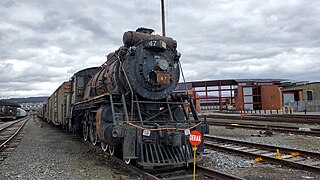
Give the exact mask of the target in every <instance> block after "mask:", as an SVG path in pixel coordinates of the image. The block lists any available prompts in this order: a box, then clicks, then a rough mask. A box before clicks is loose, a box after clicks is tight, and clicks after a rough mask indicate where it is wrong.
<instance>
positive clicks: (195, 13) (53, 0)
mask: <svg viewBox="0 0 320 180" xmlns="http://www.w3.org/2000/svg"><path fill="white" fill-rule="evenodd" d="M166 9H167V12H166V15H167V36H170V37H173V38H174V39H176V40H177V42H178V50H179V51H180V52H181V54H182V57H181V63H182V66H183V70H184V74H185V77H186V80H187V81H195V80H207V79H212V80H217V79H230V78H232V79H233V78H236V79H239V78H288V79H293V80H307V81H320V1H319V0H286V1H279V0H264V1H257V0H241V1H236V0H201V1H186V0H169V1H167V2H166ZM160 17H161V14H160V0H129V1H124V0H122V1H119V0H118V1H114V0H95V1H88V0H74V1H72V0H68V1H66V0H50V1H49V0H47V1H45V0H43V1H41V0H1V1H0V98H1V97H2V98H3V97H5V98H11V97H28V96H43V95H50V94H51V93H52V92H53V91H54V90H55V89H56V88H57V87H58V86H59V85H60V84H61V83H62V82H63V81H66V80H68V79H69V78H70V77H71V76H72V75H73V74H74V73H75V72H77V71H79V70H81V69H83V68H87V67H92V66H99V65H101V64H102V63H103V62H104V61H106V58H105V55H106V54H108V53H109V52H112V51H114V50H116V49H117V48H118V47H119V46H121V45H122V35H123V33H124V32H125V31H128V30H136V29H137V28H138V27H148V28H153V29H155V31H156V33H157V34H161V19H160Z"/></svg>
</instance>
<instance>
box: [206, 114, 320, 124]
mask: <svg viewBox="0 0 320 180" xmlns="http://www.w3.org/2000/svg"><path fill="white" fill-rule="evenodd" d="M201 117H204V118H213V119H233V120H248V121H267V122H289V123H305V124H320V115H252V114H250V115H247V114H244V115H243V116H241V115H220V114H212V115H202V116H201Z"/></svg>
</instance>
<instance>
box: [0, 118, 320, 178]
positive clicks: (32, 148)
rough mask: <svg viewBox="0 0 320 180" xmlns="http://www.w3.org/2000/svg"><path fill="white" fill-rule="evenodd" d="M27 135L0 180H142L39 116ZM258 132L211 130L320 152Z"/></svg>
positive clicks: (276, 173) (275, 172) (243, 168)
mask: <svg viewBox="0 0 320 180" xmlns="http://www.w3.org/2000/svg"><path fill="white" fill-rule="evenodd" d="M219 120H221V119H219ZM259 123H261V122H259ZM283 124H287V123H283ZM299 125H300V124H299ZM311 126H313V127H315V128H317V126H318V125H311ZM23 131H24V133H23V134H24V138H23V139H22V140H21V141H20V144H19V146H18V147H17V148H16V149H15V150H14V151H13V152H12V153H11V155H10V156H9V157H8V158H6V159H5V160H4V161H3V162H2V163H1V165H0V179H144V177H143V176H141V175H140V174H137V173H135V172H132V171H131V170H128V169H126V168H124V167H123V166H122V165H120V164H119V163H117V162H115V161H114V160H113V159H112V158H110V157H109V155H108V154H106V153H104V152H103V151H102V150H101V149H100V148H99V147H97V146H92V145H91V144H90V143H88V142H84V141H83V140H82V139H81V138H80V137H79V136H78V135H77V134H68V133H66V132H64V131H62V130H60V129H57V128H56V127H54V126H52V125H50V124H48V123H46V122H44V121H41V120H38V119H37V118H35V117H34V118H33V119H31V120H29V121H28V122H27V124H26V126H25V128H24V130H23ZM260 131H261V130H251V129H241V128H230V127H224V126H210V134H211V135H214V136H219V137H224V138H230V139H237V140H243V141H248V142H254V143H261V144H269V145H275V146H283V147H292V148H296V149H302V150H308V151H313V152H320V137H318V136H306V135H296V134H287V133H278V132H273V135H272V136H261V137H258V136H252V135H254V134H259V133H260ZM275 151H276V150H275ZM198 161H199V163H198V164H199V165H203V166H205V167H209V168H212V169H216V170H219V171H223V172H226V173H231V174H234V175H236V176H238V177H241V178H244V179H290V180H291V179H314V180H317V179H320V173H313V172H308V171H304V170H297V169H295V168H290V167H286V166H283V165H278V164H269V163H267V162H255V161H254V160H253V159H252V158H248V157H241V156H238V155H234V154H227V153H224V152H218V151H214V150H210V149H206V153H205V154H204V155H203V156H199V157H198ZM208 179H209V178H208Z"/></svg>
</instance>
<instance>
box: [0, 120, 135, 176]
mask: <svg viewBox="0 0 320 180" xmlns="http://www.w3.org/2000/svg"><path fill="white" fill-rule="evenodd" d="M24 128H25V129H24V131H25V137H24V138H23V139H22V140H21V142H20V144H19V146H18V147H17V148H16V149H15V150H14V151H13V152H12V153H11V155H10V157H8V158H6V159H5V161H3V162H2V163H1V165H0V179H141V177H139V176H138V175H136V174H133V173H131V172H130V171H129V170H128V169H125V168H123V167H121V165H117V163H115V162H112V160H111V159H110V158H109V157H108V156H107V155H106V154H105V153H104V152H103V151H102V150H100V149H99V148H97V147H94V146H92V145H91V144H89V143H87V142H83V141H82V140H81V139H80V138H79V137H78V135H75V134H68V133H66V132H63V131H62V130H60V129H57V128H55V127H53V126H52V125H49V124H47V123H46V122H43V121H38V120H37V119H36V118H34V119H33V120H32V119H31V120H29V121H28V122H27V124H26V126H25V127H24Z"/></svg>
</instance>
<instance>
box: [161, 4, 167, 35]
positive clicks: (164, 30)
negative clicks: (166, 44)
mask: <svg viewBox="0 0 320 180" xmlns="http://www.w3.org/2000/svg"><path fill="white" fill-rule="evenodd" d="M161 15H162V36H166V22H165V21H166V20H165V17H164V0H161Z"/></svg>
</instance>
